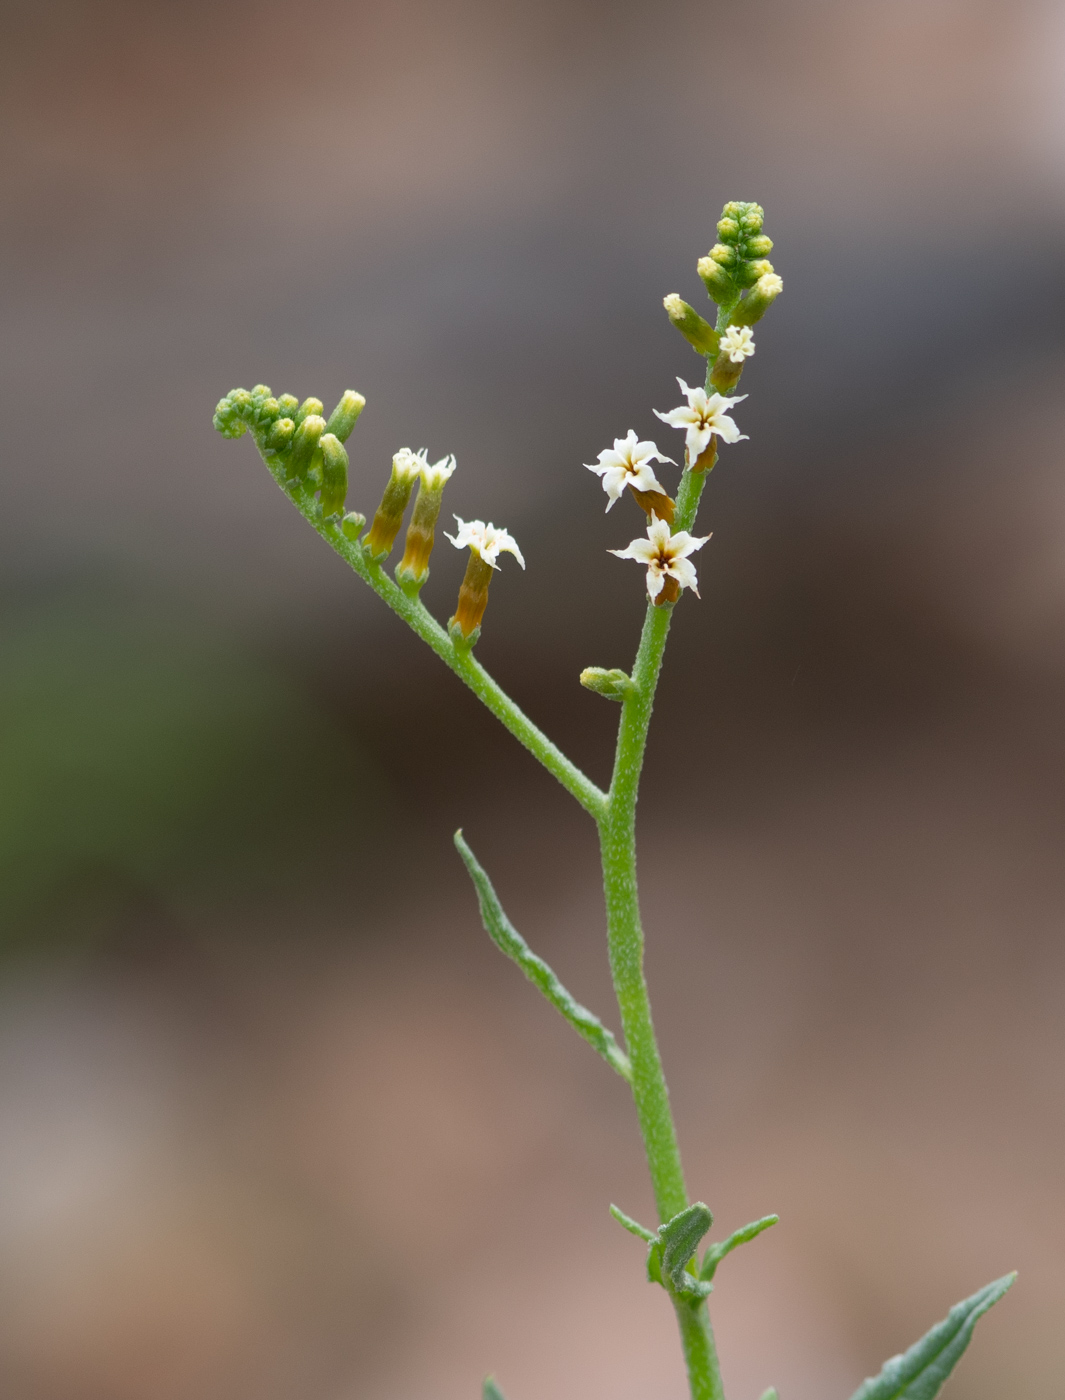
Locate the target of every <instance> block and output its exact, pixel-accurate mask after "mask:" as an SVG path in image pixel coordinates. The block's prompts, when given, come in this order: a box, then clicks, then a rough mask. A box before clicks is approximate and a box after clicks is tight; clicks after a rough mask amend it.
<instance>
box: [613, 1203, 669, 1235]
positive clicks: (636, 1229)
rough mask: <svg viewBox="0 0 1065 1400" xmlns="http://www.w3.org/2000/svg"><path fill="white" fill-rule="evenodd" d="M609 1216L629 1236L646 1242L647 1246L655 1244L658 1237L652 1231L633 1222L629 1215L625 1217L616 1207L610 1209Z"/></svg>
mask: <svg viewBox="0 0 1065 1400" xmlns="http://www.w3.org/2000/svg"><path fill="white" fill-rule="evenodd" d="M610 1214H611V1215H612V1216H613V1217H614V1219H615V1220H616V1221H617V1222H618V1224H619V1225H621V1226H623V1227H624V1228H625V1229H626V1230H628V1232H629V1234H630V1235H636V1237H637V1238H638V1239H641V1240H646V1241H647V1243H648V1244H656V1243H657V1241H658V1236H657V1235H656V1234H655V1232H654V1231H653V1230H648V1228H647V1227H646V1225H641V1224H640V1223H639V1222H638V1221H636V1220H633V1218H632V1216H631V1215H626V1214H625V1212H624V1211H623V1210H618V1208H617V1206H611V1207H610Z"/></svg>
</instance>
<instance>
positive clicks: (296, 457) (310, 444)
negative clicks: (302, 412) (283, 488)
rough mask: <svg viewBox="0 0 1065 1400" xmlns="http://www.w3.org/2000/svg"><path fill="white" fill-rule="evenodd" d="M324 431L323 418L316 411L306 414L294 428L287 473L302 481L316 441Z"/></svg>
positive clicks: (315, 448)
mask: <svg viewBox="0 0 1065 1400" xmlns="http://www.w3.org/2000/svg"><path fill="white" fill-rule="evenodd" d="M324 432H325V419H324V418H323V417H322V416H321V414H318V413H311V414H308V416H307V417H306V418H304V420H303V422H302V423H301V424H300V425H299V427H298V428H297V429H296V432H295V435H294V437H293V439H292V447H291V449H290V451H289V454H288V464H287V465H288V470H289V475H290V476H293V477H295V478H296V479H297V480H299V481H302V480H303V479H304V477H306V475H307V472H308V470H309V468H310V465H311V461H312V459H313V457H314V454H315V452H316V451H317V450H318V442H319V440H320V438H321V436H322V434H323V433H324Z"/></svg>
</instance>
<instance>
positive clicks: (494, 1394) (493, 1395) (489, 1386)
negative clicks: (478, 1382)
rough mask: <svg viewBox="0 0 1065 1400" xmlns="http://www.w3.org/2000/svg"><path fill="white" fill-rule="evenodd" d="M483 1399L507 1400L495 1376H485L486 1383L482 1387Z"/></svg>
mask: <svg viewBox="0 0 1065 1400" xmlns="http://www.w3.org/2000/svg"><path fill="white" fill-rule="evenodd" d="M481 1400H505V1397H504V1395H503V1392H502V1391H501V1390H500V1388H499V1386H498V1385H496V1378H495V1376H485V1378H484V1385H483V1386H482V1388H481Z"/></svg>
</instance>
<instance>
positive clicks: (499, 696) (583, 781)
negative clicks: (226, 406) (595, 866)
mask: <svg viewBox="0 0 1065 1400" xmlns="http://www.w3.org/2000/svg"><path fill="white" fill-rule="evenodd" d="M264 460H265V459H264ZM266 465H267V467H269V468H270V474H271V476H273V478H274V480H275V481H276V482H277V484H278V486H280V488H281V489H282V491H284V493H285V495H286V496H287V497H288V499H289V500H290V501H292V503H293V504H294V505H295V506H296V508H297V510H298V511H299V512H300V514H301V515H302V516H303V518H304V519H305V520H306V521H307V522H308V523H309V524H310V525H312V526H313V527H314V529H315V530H317V532H318V534H319V535H321V537H322V539H324V540H325V541H326V543H327V544H328V545H329V546H330V547H331V548H332V549H333V551H334V552H335V553H337V554H339V555H340V557H341V559H343V560H344V562H345V563H346V564H348V565H349V566H350V567H351V568H352V569H354V571H355V572H356V573H357V574H358V575H359V577H360V578H361V579H362V580H363V581H364V582H365V583H368V584H369V585H370V587H371V588H372V589H373V591H374V592H375V593H376V594H377V596H378V597H379V598H382V599H383V600H384V601H385V602H386V603H387V604H388V606H389V607H390V608H391V609H392V611H393V612H394V613H397V614H398V615H399V616H400V617H401V618H402V619H403V621H404V622H405V623H406V624H407V626H408V627H409V628H410V629H411V630H412V631H413V632H416V633H417V634H418V636H419V637H421V639H422V641H423V642H426V643H427V644H428V645H429V646H430V647H432V649H433V651H435V652H436V654H437V656H439V657H440V659H441V661H443V662H444V664H445V665H446V666H449V667H450V668H451V670H452V671H454V672H455V674H456V675H457V676H458V677H459V679H460V680H462V681H464V682H465V683H466V685H468V686H469V688H470V689H471V690H472V691H473V693H474V695H476V696H477V698H478V699H479V700H480V701H482V703H483V704H485V705H486V706H487V707H488V709H489V710H491V712H492V713H493V714H494V715H495V717H496V719H498V720H499V721H500V723H501V724H503V725H504V726H505V727H506V728H507V729H509V730H510V732H511V734H513V735H514V737H515V738H516V739H517V740H518V741H519V743H521V744H523V745H524V746H525V748H527V749H528V750H529V752H530V753H531V754H532V755H533V756H534V757H535V758H538V759H539V760H540V762H541V763H542V764H543V765H544V767H545V768H546V769H547V771H548V772H549V773H550V774H551V775H552V777H554V778H557V779H558V781H559V782H560V783H561V784H562V786H563V787H564V788H565V789H566V791H567V792H568V793H570V794H571V795H572V796H573V797H575V798H576V799H577V801H578V802H579V803H580V804H581V806H582V807H583V808H584V810H585V811H586V812H588V813H589V814H590V815H591V816H592V817H594V818H595V820H596V821H597V822H600V821H602V820H603V817H604V816H605V814H606V810H607V797H606V793H605V792H603V791H602V789H601V788H599V787H597V786H596V785H595V783H593V782H592V780H591V779H590V778H588V777H586V776H585V774H584V773H582V772H581V770H580V769H579V768H578V767H577V765H576V764H575V763H572V762H571V761H570V760H569V759H568V758H567V757H566V755H565V754H564V753H563V752H562V750H561V749H560V748H558V747H557V745H555V744H553V743H552V742H551V740H550V739H549V738H548V737H547V735H546V734H545V733H544V732H543V731H542V730H541V729H539V728H538V727H537V726H536V725H535V724H534V723H533V722H532V720H531V719H529V717H528V715H526V714H525V712H524V710H522V709H521V708H520V706H518V705H516V704H515V703H514V701H513V700H512V699H511V698H510V696H509V695H508V694H507V693H506V691H505V690H503V688H502V687H501V686H500V685H499V684H498V682H497V681H495V680H493V679H492V677H491V676H490V675H489V674H488V672H487V671H486V670H485V669H484V667H483V666H482V665H481V663H480V662H479V661H477V660H476V659H475V657H474V656H473V653H472V652H471V650H470V648H469V647H462V646H456V645H455V643H454V642H453V641H452V640H451V638H450V637H449V636H448V634H447V632H446V631H445V630H444V628H443V627H441V626H440V624H439V622H437V620H436V619H435V618H434V617H433V615H432V613H430V612H429V611H428V609H427V608H426V607H425V604H424V603H422V602H421V600H420V599H419V598H417V597H416V596H414V595H412V594H409V593H406V592H404V590H403V589H402V588H400V586H399V584H397V583H396V582H395V581H394V580H393V579H391V578H389V576H388V575H387V574H386V573H385V571H384V570H383V569H382V568H381V566H380V565H379V564H372V563H370V561H369V560H368V559H367V558H366V556H365V554H364V553H363V550H362V547H361V545H359V543H358V542H357V541H355V540H349V539H348V538H347V537H346V536H345V535H344V534H343V533H342V532H341V531H340V530H339V529H338V528H337V526H336V525H335V524H334V523H333V522H332V521H331V520H327V519H323V517H322V513H321V507H320V506H319V505H318V503H317V502H316V501H315V499H314V493H313V490H309V489H307V488H306V487H300V486H296V487H294V488H286V486H285V483H284V481H282V480H281V477H280V473H279V472H278V471H277V470H276V469H275V466H274V464H273V463H271V462H270V461H269V460H266Z"/></svg>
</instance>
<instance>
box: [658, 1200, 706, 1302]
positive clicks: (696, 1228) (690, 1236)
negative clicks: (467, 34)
mask: <svg viewBox="0 0 1065 1400" xmlns="http://www.w3.org/2000/svg"><path fill="white" fill-rule="evenodd" d="M713 1223H714V1217H713V1215H712V1214H711V1213H710V1208H709V1207H708V1206H705V1205H704V1204H703V1203H702V1201H696V1202H695V1204H694V1205H692V1206H688V1207H687V1209H686V1210H682V1211H681V1212H680V1213H679V1214H678V1215H675V1216H674V1217H673V1219H672V1220H667V1221H666V1223H665V1224H664V1225H663V1226H662V1227H661V1229H660V1230H659V1232H658V1235H659V1238H660V1239H661V1241H662V1269H663V1271H664V1272H665V1273H666V1274H668V1275H669V1277H670V1279H671V1280H672V1281H673V1287H674V1288H676V1289H678V1290H679V1291H681V1292H689V1291H690V1284H689V1285H687V1286H682V1285H683V1284H684V1280H683V1279H682V1277H681V1276H682V1275H683V1274H684V1271H685V1269H686V1267H687V1264H688V1260H689V1259H690V1258H691V1257H692V1255H693V1254H694V1253H695V1251H696V1249H697V1248H698V1245H699V1241H700V1240H701V1239H702V1237H703V1236H704V1235H705V1234H706V1232H707V1230H709V1228H710V1226H711V1225H712V1224H713Z"/></svg>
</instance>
